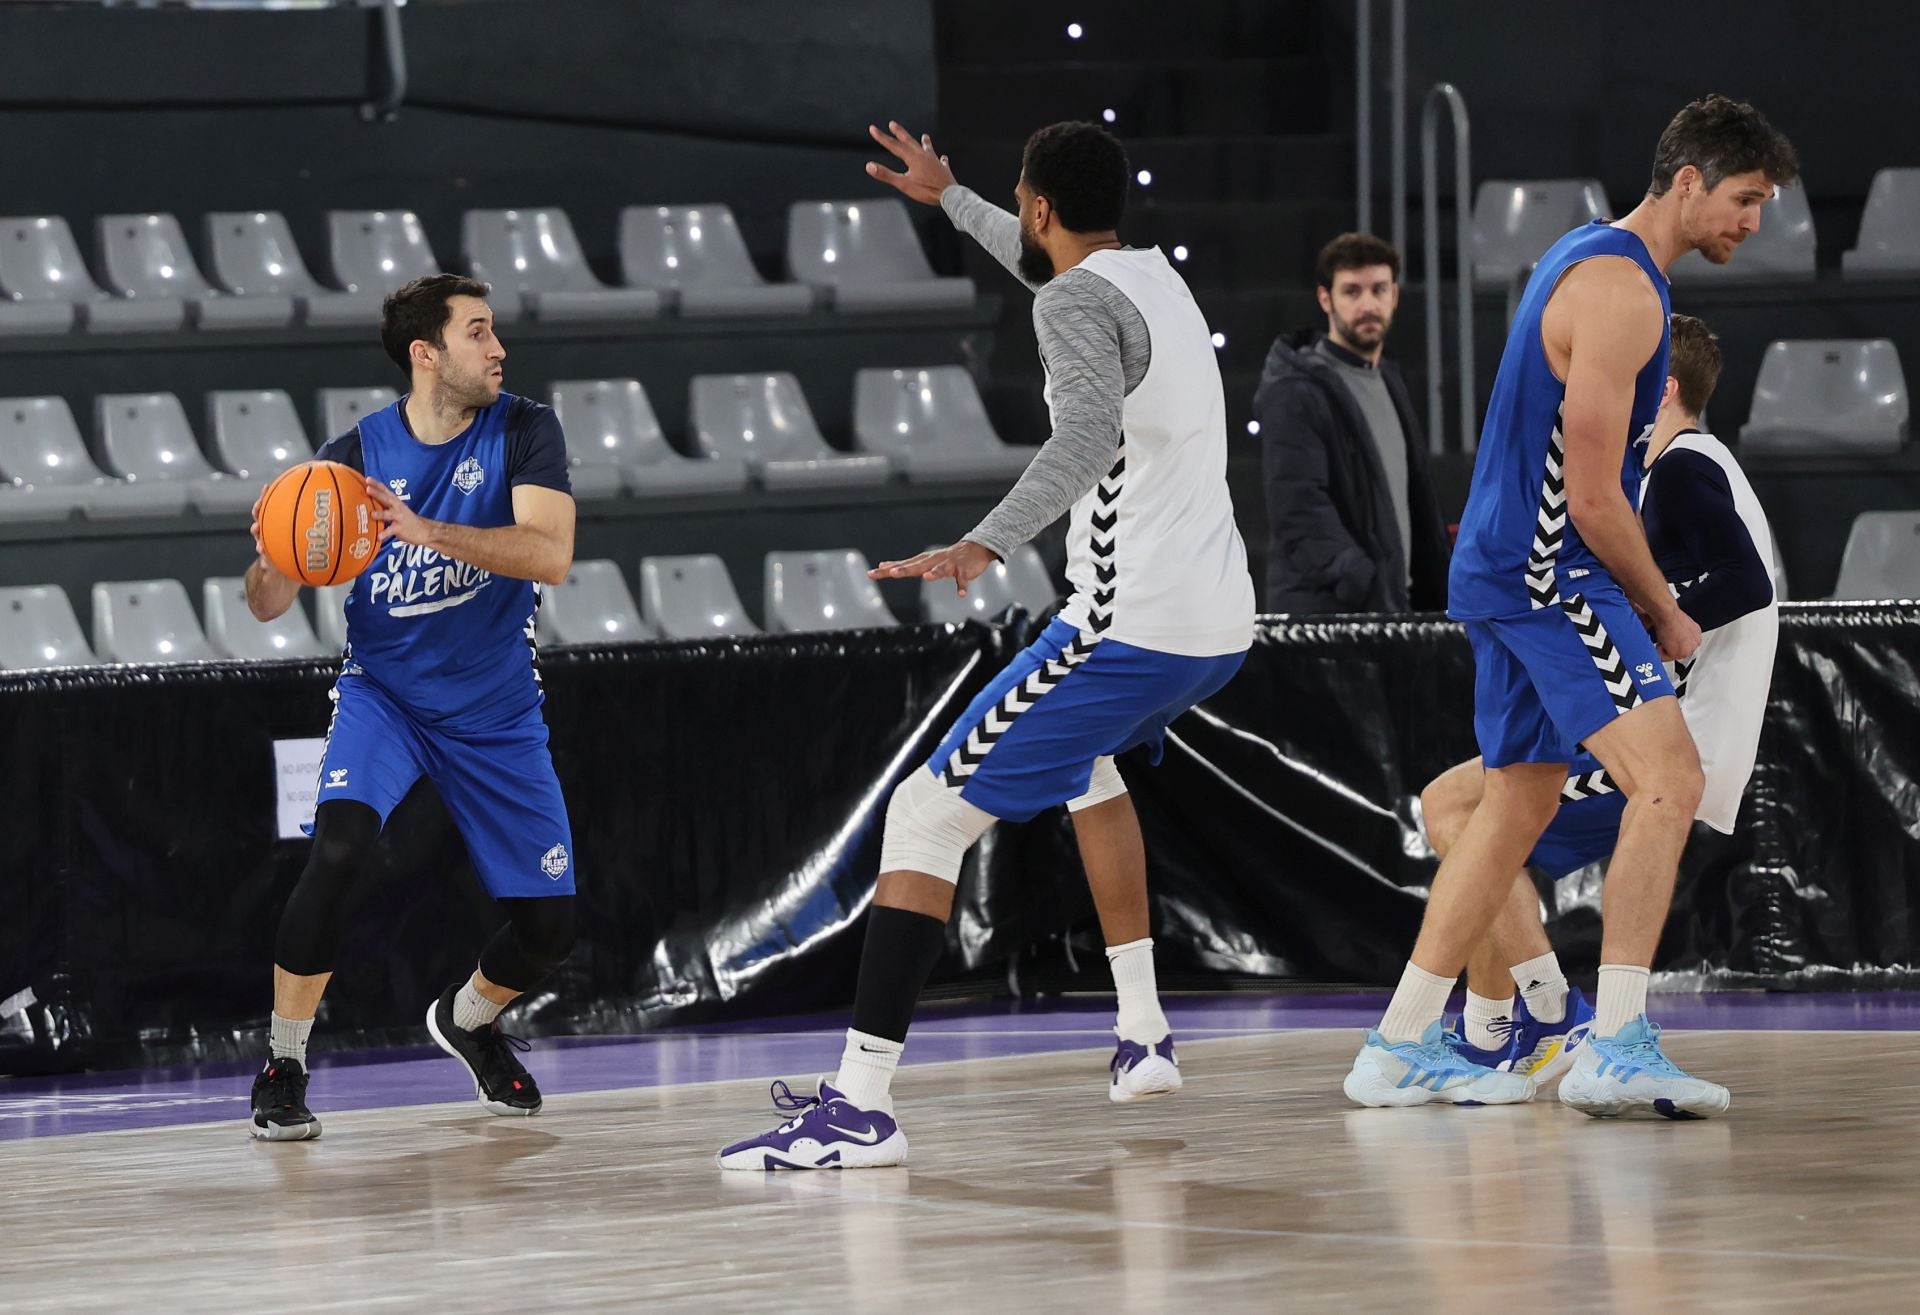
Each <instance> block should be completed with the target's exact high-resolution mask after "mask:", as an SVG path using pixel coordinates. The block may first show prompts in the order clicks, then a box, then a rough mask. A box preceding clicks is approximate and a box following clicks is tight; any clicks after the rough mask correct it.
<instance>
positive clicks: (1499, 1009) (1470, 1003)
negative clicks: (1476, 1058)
mask: <svg viewBox="0 0 1920 1315" xmlns="http://www.w3.org/2000/svg"><path fill="white" fill-rule="evenodd" d="M1460 1022H1461V1030H1462V1032H1463V1033H1464V1035H1465V1036H1466V1038H1467V1044H1468V1045H1470V1046H1478V1047H1479V1048H1480V1049H1482V1050H1500V1049H1502V1048H1504V1047H1505V1046H1506V1044H1507V1040H1508V1037H1509V1035H1510V1032H1511V1029H1510V1028H1509V1027H1508V1026H1506V1025H1507V1024H1511V1023H1512V1022H1513V997H1512V996H1508V997H1507V998H1506V999H1504V1000H1495V999H1492V998H1491V997H1489V996H1484V995H1475V994H1474V993H1473V992H1472V991H1468V992H1467V1008H1466V1012H1465V1013H1464V1014H1462V1015H1461V1019H1460ZM1495 1023H1499V1024H1501V1025H1502V1026H1500V1027H1498V1028H1496V1027H1494V1026H1493V1025H1494V1024H1495Z"/></svg>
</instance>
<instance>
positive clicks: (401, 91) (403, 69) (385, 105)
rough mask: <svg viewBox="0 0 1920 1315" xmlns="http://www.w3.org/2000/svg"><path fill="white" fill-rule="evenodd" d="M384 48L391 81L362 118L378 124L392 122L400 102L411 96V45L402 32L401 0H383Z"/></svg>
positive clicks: (364, 110) (388, 76)
mask: <svg viewBox="0 0 1920 1315" xmlns="http://www.w3.org/2000/svg"><path fill="white" fill-rule="evenodd" d="M379 4H380V48H381V54H383V55H384V56H386V68H387V81H386V86H384V87H382V88H381V90H380V96H379V99H377V100H371V101H368V102H367V103H366V104H364V105H362V106H361V107H360V117H361V118H363V119H367V120H369V121H371V122H376V123H391V122H393V120H394V119H396V118H398V117H399V115H400V102H401V101H403V100H405V99H406V98H407V45H406V41H405V40H404V39H403V38H402V37H401V35H400V4H399V0H379Z"/></svg>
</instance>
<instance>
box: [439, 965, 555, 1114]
mask: <svg viewBox="0 0 1920 1315" xmlns="http://www.w3.org/2000/svg"><path fill="white" fill-rule="evenodd" d="M459 994H460V986H459V985H454V986H449V987H448V988H447V989H446V990H444V991H442V992H441V993H440V998H439V999H438V1000H435V1001H434V1002H433V1003H432V1004H430V1005H428V1006H427V1031H429V1032H431V1033H433V1043H434V1044H435V1045H437V1046H439V1047H440V1048H441V1049H442V1050H444V1051H446V1052H447V1053H448V1054H449V1055H452V1056H453V1057H454V1058H455V1059H457V1060H459V1061H460V1062H461V1063H462V1064H465V1065H466V1066H467V1072H469V1073H471V1074H473V1093H474V1095H476V1096H478V1097H479V1098H480V1103H481V1104H482V1105H485V1106H486V1107H487V1108H488V1109H489V1110H491V1111H493V1112H494V1113H495V1114H522V1115H525V1114H538V1113H539V1112H540V1088H539V1087H538V1086H537V1085H535V1083H534V1080H533V1074H531V1073H529V1072H527V1069H526V1066H525V1065H524V1064H522V1063H521V1062H520V1061H519V1060H518V1059H517V1058H515V1057H514V1053H513V1052H514V1051H516V1050H520V1051H527V1050H532V1049H533V1046H532V1045H531V1044H530V1043H529V1042H526V1041H522V1040H521V1039H520V1038H519V1037H517V1036H508V1035H507V1034H506V1033H505V1032H502V1031H501V1030H500V1021H499V1020H498V1019H495V1020H494V1021H493V1022H491V1023H489V1024H487V1026H485V1027H477V1028H473V1029H471V1030H469V1029H467V1028H464V1027H455V1026H454V1025H453V1000H454V997H455V996H457V995H459Z"/></svg>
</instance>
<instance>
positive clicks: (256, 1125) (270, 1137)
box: [247, 1119, 320, 1141]
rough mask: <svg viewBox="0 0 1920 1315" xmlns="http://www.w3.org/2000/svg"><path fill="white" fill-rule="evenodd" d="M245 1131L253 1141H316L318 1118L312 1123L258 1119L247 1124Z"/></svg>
mask: <svg viewBox="0 0 1920 1315" xmlns="http://www.w3.org/2000/svg"><path fill="white" fill-rule="evenodd" d="M247 1132H248V1133H249V1134H251V1135H252V1137H253V1139H254V1140H255V1141H318V1140H319V1138H320V1120H318V1119H315V1120H314V1121H313V1122H312V1123H267V1124H263V1123H261V1122H260V1121H259V1120H257V1119H256V1120H254V1121H253V1122H251V1123H249V1124H247Z"/></svg>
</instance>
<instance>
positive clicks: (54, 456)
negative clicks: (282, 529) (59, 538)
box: [0, 397, 252, 517]
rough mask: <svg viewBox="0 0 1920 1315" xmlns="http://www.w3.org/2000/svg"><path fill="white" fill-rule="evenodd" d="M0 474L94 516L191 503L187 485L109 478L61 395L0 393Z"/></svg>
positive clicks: (155, 512) (170, 510)
mask: <svg viewBox="0 0 1920 1315" xmlns="http://www.w3.org/2000/svg"><path fill="white" fill-rule="evenodd" d="M0 478H4V479H6V480H7V481H8V482H9V483H13V484H17V485H26V486H30V487H31V489H32V496H33V497H36V498H47V499H57V500H62V501H64V502H66V504H67V506H68V507H69V509H71V510H78V511H82V512H85V513H86V514H87V515H88V516H94V517H117V516H177V515H178V514H179V513H180V512H182V511H183V510H185V509H186V505H187V489H186V487H185V486H184V485H180V484H166V483H153V482H151V481H129V480H124V479H108V478H107V477H106V475H104V474H103V473H102V472H101V470H100V467H98V466H96V465H94V464H93V458H92V457H90V456H88V455H87V445H86V443H85V442H83V441H82V440H81V437H80V426H79V425H77V424H75V423H74V420H73V412H72V411H71V410H70V409H68V407H67V402H66V399H65V398H62V397H7V398H0ZM41 505H43V506H44V505H46V504H44V503H43V504H41ZM248 505H249V506H251V505H252V504H251V503H249V504H248Z"/></svg>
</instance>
